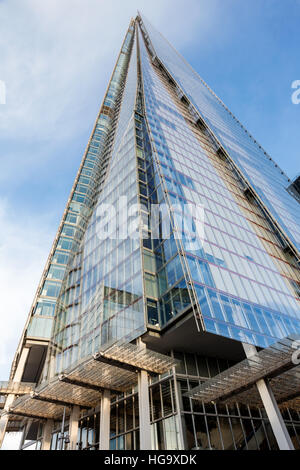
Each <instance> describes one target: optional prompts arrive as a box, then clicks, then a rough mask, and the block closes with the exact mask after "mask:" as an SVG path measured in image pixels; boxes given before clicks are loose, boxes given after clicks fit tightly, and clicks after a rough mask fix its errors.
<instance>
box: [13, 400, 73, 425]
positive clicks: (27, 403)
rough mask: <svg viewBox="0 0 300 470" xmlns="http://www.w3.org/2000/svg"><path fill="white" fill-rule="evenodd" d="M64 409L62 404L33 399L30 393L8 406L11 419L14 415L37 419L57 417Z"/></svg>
mask: <svg viewBox="0 0 300 470" xmlns="http://www.w3.org/2000/svg"><path fill="white" fill-rule="evenodd" d="M63 411H64V406H63V405H58V404H54V403H45V402H43V401H40V400H35V399H34V398H33V397H32V396H30V395H25V396H23V397H20V398H18V399H17V400H15V401H14V402H13V404H12V406H11V407H10V408H9V417H10V418H9V419H10V420H11V419H12V420H13V419H14V416H24V417H27V418H39V419H48V418H49V419H59V418H60V417H61V416H62V414H63Z"/></svg>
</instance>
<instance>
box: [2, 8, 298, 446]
mask: <svg viewBox="0 0 300 470" xmlns="http://www.w3.org/2000/svg"><path fill="white" fill-rule="evenodd" d="M291 187H292V190H291ZM299 198H300V194H299V191H298V189H297V186H296V185H295V184H293V183H292V182H291V181H290V180H289V178H288V177H287V176H286V175H285V174H284V172H283V171H282V170H281V169H280V168H279V167H278V165H277V164H276V163H275V162H274V161H273V160H272V158H271V157H270V156H269V155H268V154H267V152H266V151H265V150H264V149H263V148H262V147H261V145H260V144H259V143H258V142H257V141H256V140H255V139H254V137H252V136H251V135H250V134H249V132H248V131H247V130H246V129H245V128H244V126H243V125H242V124H241V123H240V122H239V121H238V119H237V118H236V117H235V116H234V115H233V114H232V113H231V112H230V111H229V109H228V108H227V107H226V106H225V105H224V103H223V102H222V101H221V100H220V99H219V98H218V97H217V96H216V95H215V93H214V92H213V91H212V90H211V89H210V88H209V86H208V85H207V84H206V83H205V82H204V81H203V80H202V79H201V77H200V76H199V75H198V74H197V73H196V72H195V71H194V70H193V69H192V67H191V66H190V65H189V64H188V63H187V62H186V61H185V60H184V58H183V57H182V56H181V55H180V54H178V52H177V51H176V50H175V49H173V47H172V46H171V45H170V44H169V43H168V42H167V40H166V39H165V38H164V37H163V36H162V35H161V34H160V33H159V32H157V31H156V30H155V29H154V27H153V26H152V25H151V24H150V23H149V21H148V20H147V19H146V18H144V16H143V15H141V14H138V15H137V17H136V18H135V19H134V20H132V21H131V22H130V26H129V28H128V31H127V33H126V36H125V39H124V42H123V44H122V47H121V50H120V53H119V56H118V59H117V62H116V65H115V68H114V70H113V73H112V76H111V79H110V82H109V85H108V88H107V91H106V94H105V97H104V100H103V103H102V105H101V108H100V111H99V114H98V116H97V119H96V122H95V125H94V128H93V131H92V134H91V137H90V139H89V142H88V145H87V148H86V151H85V154H84V157H83V159H82V163H81V165H80V168H79V171H78V174H77V176H76V179H75V182H74V185H73V188H72V191H71V194H70V197H69V200H68V203H67V206H66V209H65V212H64V214H63V217H62V221H61V224H60V226H59V229H58V232H57V235H56V238H55V240H54V243H53V247H52V249H51V252H50V255H49V258H48V260H47V263H46V267H45V270H44V272H43V274H42V278H41V281H40V284H39V286H38V289H37V293H36V296H35V299H34V302H33V305H32V308H31V311H30V314H29V317H28V320H27V322H26V325H25V329H24V332H23V335H22V338H21V341H20V344H19V347H18V350H17V352H16V355H15V359H14V362H13V365H12V370H11V375H10V378H9V380H8V381H6V382H1V383H0V384H1V388H0V395H2V396H3V397H5V398H4V399H2V407H3V411H2V414H1V418H0V432H1V440H2V439H3V437H4V435H5V432H9V431H14V430H18V431H20V430H22V432H23V434H22V436H23V437H22V440H21V448H26V449H28V448H35V449H78V450H80V449H127V450H135V449H158V450H163V449H166V450H168V449H171V450H172V449H179V450H184V449H198V450H201V449H220V450H222V449H239V450H242V449H262V450H265V449H276V448H278V447H279V448H280V449H284V448H289V449H291V448H298V449H299V448H300V401H299V394H300V371H299V367H300V366H299V361H298V356H297V351H298V349H297V348H300V342H299V339H300V310H299V295H300V276H299V247H300V211H299ZM45 404H47V406H45Z"/></svg>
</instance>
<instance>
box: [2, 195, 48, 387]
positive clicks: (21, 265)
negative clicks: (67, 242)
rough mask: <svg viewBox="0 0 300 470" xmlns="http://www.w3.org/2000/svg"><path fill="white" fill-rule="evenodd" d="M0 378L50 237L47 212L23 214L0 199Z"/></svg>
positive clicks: (6, 371)
mask: <svg viewBox="0 0 300 470" xmlns="http://www.w3.org/2000/svg"><path fill="white" fill-rule="evenodd" d="M0 227H1V232H0V286H1V303H0V318H1V325H2V327H1V331H0V377H1V379H2V380H4V379H5V378H7V376H8V374H9V369H10V362H11V360H12V357H13V355H14V352H15V350H16V347H17V343H18V341H19V339H20V337H21V333H22V330H23V327H24V323H25V319H26V317H27V314H28V312H29V309H30V305H31V303H32V300H33V296H34V294H35V289H36V287H37V285H38V282H39V279H40V276H41V273H42V269H43V266H44V264H45V262H46V259H47V256H48V252H49V249H50V246H51V241H52V238H53V235H54V234H53V232H52V231H51V230H49V223H48V221H47V216H46V214H40V215H39V216H38V217H36V218H34V217H32V216H31V217H30V218H29V217H28V216H27V217H26V216H25V214H22V212H21V211H17V210H16V209H15V208H12V207H11V206H10V205H9V203H8V202H7V201H5V200H3V199H2V200H0Z"/></svg>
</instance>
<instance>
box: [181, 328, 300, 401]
mask: <svg viewBox="0 0 300 470" xmlns="http://www.w3.org/2000/svg"><path fill="white" fill-rule="evenodd" d="M297 339H299V337H297V336H296V335H295V336H289V337H287V338H284V339H282V340H280V341H278V342H277V343H275V344H273V345H271V346H270V347H268V348H266V349H264V350H262V351H260V352H258V353H257V354H255V355H254V356H252V357H251V358H248V359H245V360H243V361H241V362H240V363H238V364H236V365H234V366H233V367H231V368H229V369H227V370H226V371H224V372H222V373H221V374H218V375H217V376H215V377H214V378H212V379H210V380H207V381H205V382H204V383H203V384H201V385H199V386H197V387H195V388H194V389H193V390H191V391H190V392H188V393H187V394H186V395H187V396H190V397H192V398H194V399H198V400H202V401H203V402H204V403H208V402H211V401H222V402H224V403H231V402H236V401H238V402H241V403H246V404H249V405H257V406H261V405H262V403H261V400H260V397H259V394H258V392H257V389H256V387H255V384H256V382H257V381H258V380H260V379H269V380H270V384H271V387H272V390H273V393H274V396H275V398H276V400H278V403H279V404H280V405H281V406H287V403H288V402H289V406H292V405H291V403H293V407H294V406H297V408H298V409H300V407H299V397H300V366H297V364H295V361H293V353H294V352H295V346H294V344H295V341H297Z"/></svg>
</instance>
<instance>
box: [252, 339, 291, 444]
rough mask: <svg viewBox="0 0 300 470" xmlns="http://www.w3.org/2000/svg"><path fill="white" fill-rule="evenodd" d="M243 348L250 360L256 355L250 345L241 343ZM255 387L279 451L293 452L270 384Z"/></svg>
mask: <svg viewBox="0 0 300 470" xmlns="http://www.w3.org/2000/svg"><path fill="white" fill-rule="evenodd" d="M243 347H244V351H245V353H246V356H247V358H251V356H254V355H255V354H256V353H257V350H256V347H255V346H253V345H251V344H246V343H243ZM256 386H257V390H258V392H259V394H260V398H261V401H262V403H263V405H264V408H265V410H266V413H267V416H268V418H269V421H270V424H271V427H272V430H273V433H274V436H275V438H276V440H277V443H278V446H279V449H280V450H295V448H294V446H293V443H292V440H291V438H290V435H289V432H288V430H287V427H286V425H285V422H284V420H283V418H282V415H281V412H280V409H279V408H278V405H277V402H276V400H275V397H274V394H273V391H272V389H271V386H270V384H269V383H268V382H267V381H266V380H265V379H261V380H259V381H258V382H256Z"/></svg>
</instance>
